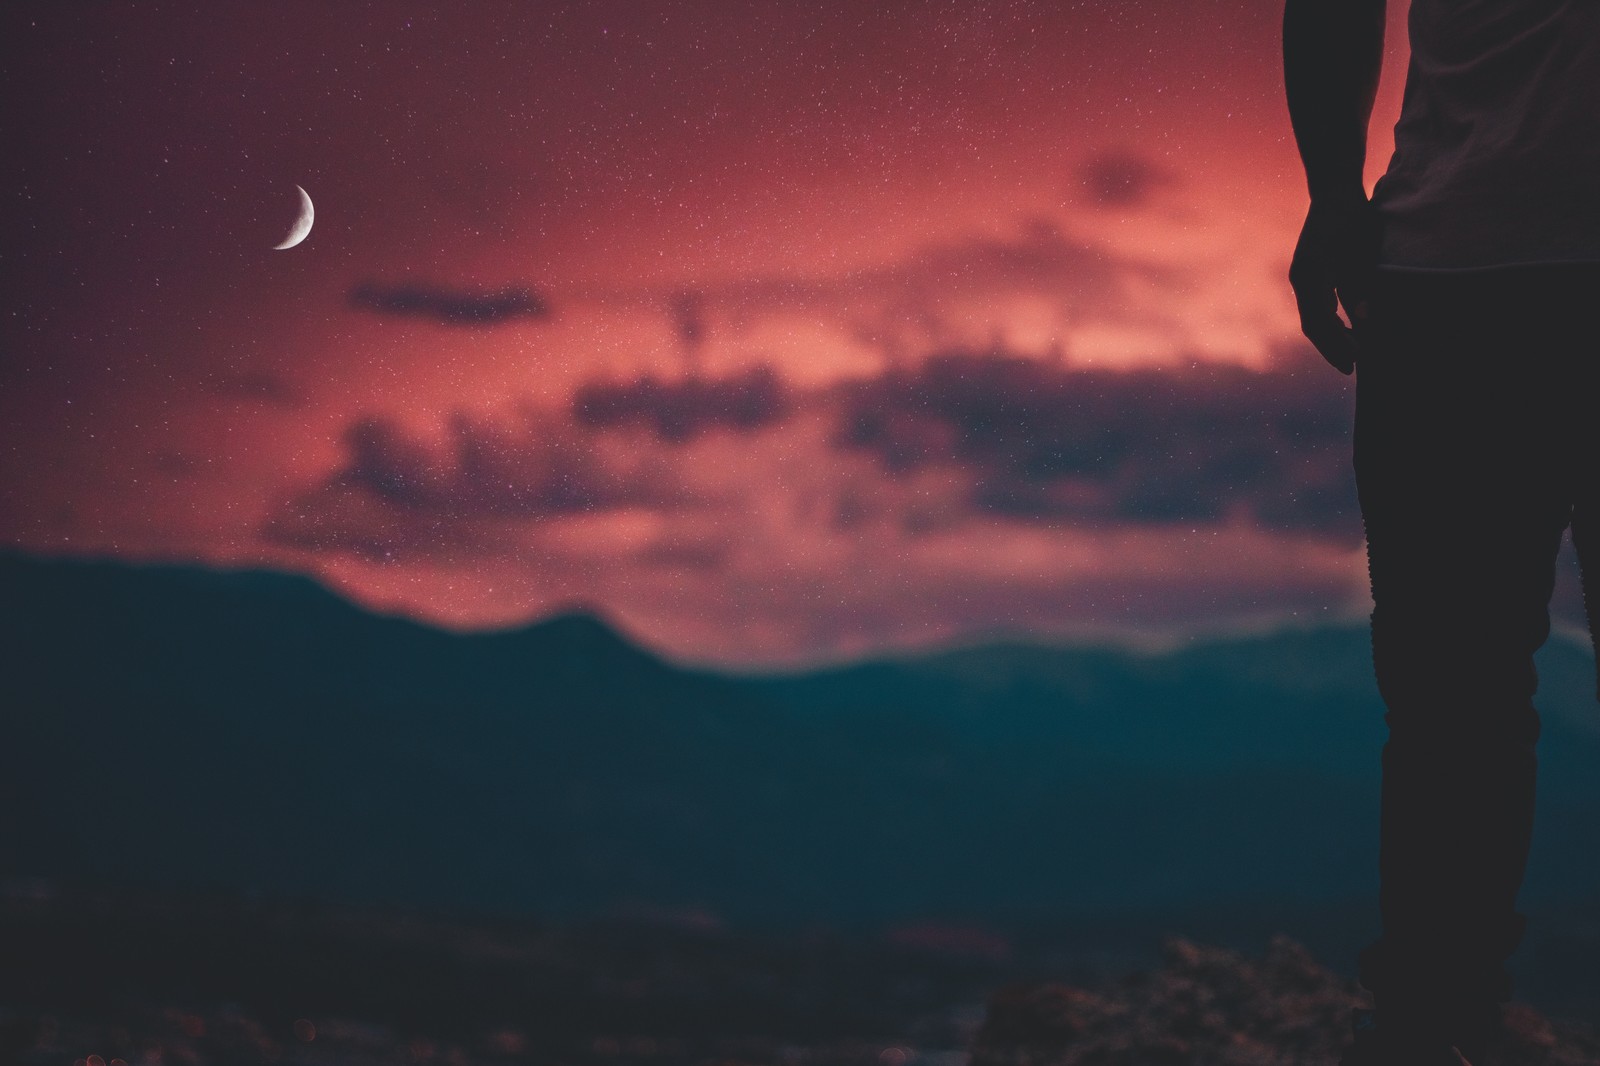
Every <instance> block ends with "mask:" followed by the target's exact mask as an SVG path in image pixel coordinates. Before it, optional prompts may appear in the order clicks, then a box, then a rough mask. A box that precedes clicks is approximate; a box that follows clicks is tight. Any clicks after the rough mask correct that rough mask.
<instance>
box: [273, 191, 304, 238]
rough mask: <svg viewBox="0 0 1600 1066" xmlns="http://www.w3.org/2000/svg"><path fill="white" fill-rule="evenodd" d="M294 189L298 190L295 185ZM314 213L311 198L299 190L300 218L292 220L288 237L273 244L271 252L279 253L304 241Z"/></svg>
mask: <svg viewBox="0 0 1600 1066" xmlns="http://www.w3.org/2000/svg"><path fill="white" fill-rule="evenodd" d="M295 188H297V189H300V186H298V185H296V186H295ZM314 213H315V212H313V211H312V209H311V197H309V196H307V195H306V191H305V190H304V189H300V217H299V218H297V219H295V220H294V225H293V226H291V227H289V235H288V236H287V237H285V238H284V239H283V241H282V242H281V243H279V244H274V245H273V246H272V250H273V251H275V252H281V251H283V250H284V249H285V248H293V247H294V246H295V245H297V244H299V243H300V242H301V241H303V240H305V239H306V234H308V233H310V232H311V219H312V216H313V214H314Z"/></svg>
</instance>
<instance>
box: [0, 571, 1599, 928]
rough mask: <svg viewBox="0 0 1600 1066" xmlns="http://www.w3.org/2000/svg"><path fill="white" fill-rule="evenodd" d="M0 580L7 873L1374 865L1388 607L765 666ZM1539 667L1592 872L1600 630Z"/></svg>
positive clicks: (37, 578)
mask: <svg viewBox="0 0 1600 1066" xmlns="http://www.w3.org/2000/svg"><path fill="white" fill-rule="evenodd" d="M0 588H3V589H4V590H5V594H4V597H3V600H0V639H3V641H4V647H5V648H6V649H7V650H6V664H5V668H4V678H5V680H4V693H5V700H6V703H7V704H8V709H7V710H6V712H5V713H4V715H3V716H0V781H3V784H0V790H3V791H0V801H3V802H4V803H5V804H6V809H7V810H8V811H9V812H11V816H9V817H8V818H6V819H4V820H3V821H0V874H13V875H24V876H36V875H42V876H47V877H52V878H66V879H78V880H83V879H96V878H98V879H105V880H107V881H109V882H123V883H129V884H151V885H173V886H184V885H189V886H224V887H234V888H243V889H253V890H259V891H263V892H267V893H277V894H305V895H311V896H319V897H326V898H345V899H352V900H371V901H380V902H381V901H391V902H392V901H399V902H410V903H420V904H452V905H465V906H472V907H486V908H498V909H504V910H513V911H520V912H532V913H538V914H543V915H549V916H562V915H582V914H588V913H599V912H607V911H614V910H615V909H616V908H618V907H627V906H636V907H637V906H654V907H667V908H676V909H678V910H680V911H683V910H691V911H692V910H696V909H698V910H704V911H709V912H710V913H711V914H712V915H714V916H715V917H716V918H717V919H720V920H722V921H726V922H730V923H756V924H760V923H779V924H797V923H804V922H809V921H818V920H820V921H826V922H830V923H841V924H846V925H848V924H852V923H883V922H888V921H903V920H908V919H912V918H917V917H919V916H927V917H933V918H940V919H949V920H957V919H962V920H965V919H973V920H996V921H1001V920H1007V921H1009V920H1012V919H1018V920H1023V919H1029V920H1031V919H1039V918H1048V917H1051V916H1059V915H1061V914H1063V913H1066V912H1068V911H1070V910H1072V909H1074V908H1108V907H1140V906H1148V907H1192V906H1199V905H1207V906H1210V905H1217V906H1226V905H1232V906H1236V907H1250V906H1253V905H1255V904H1256V903H1265V902H1271V901H1276V902H1278V903H1287V902H1294V903H1298V904H1315V903H1319V902H1325V901H1336V900H1340V899H1346V898H1352V897H1362V896H1364V895H1365V894H1368V893H1370V892H1371V891H1372V889H1373V887H1374V879H1375V878H1374V868H1375V850H1376V840H1375V839H1373V835H1374V833H1375V830H1374V828H1373V827H1374V826H1375V825H1376V808H1377V754H1376V753H1377V749H1378V745H1379V744H1380V743H1381V740H1382V710H1381V706H1380V704H1379V703H1378V698H1377V695H1376V692H1375V691H1374V690H1373V688H1372V682H1371V678H1370V661H1369V659H1368V654H1369V652H1368V645H1367V637H1366V633H1365V631H1364V629H1329V630H1321V631H1307V632H1293V633H1279V634H1275V635H1271V636H1263V637H1254V638H1243V639H1237V640H1233V641H1226V642H1217V643H1211V644H1205V645H1197V646H1193V647H1189V648H1186V649H1183V650H1181V651H1176V652H1173V653H1170V654H1165V655H1159V656H1141V655H1135V654H1132V653H1128V652H1123V651H1113V650H1104V649H1091V648H1062V647H1049V646H1042V645H1029V644H1024V643H1018V642H1010V643H996V644H989V645H984V646H975V647H968V648H962V649H956V650H951V651H947V652H943V653H939V654H929V655H924V656H917V657H906V658H899V659H894V660H885V661H877V662H870V663H863V664H859V665H854V666H849V667H844V668H839V669H830V670H819V671H812V672H806V673H796V674H789V675H770V676H735V675H731V674H728V675H724V674H717V673H713V672H709V671H702V670H690V669H683V668H680V667H677V666H675V665H673V664H671V663H669V662H666V661H663V660H662V659H660V658H659V657H657V656H654V655H651V654H650V653H649V652H648V651H646V650H644V649H641V648H639V647H637V646H635V645H634V644H632V643H630V642H629V641H628V640H626V639H624V638H623V637H621V636H620V635H619V634H618V632H617V631H616V630H615V629H614V628H613V627H612V626H611V625H609V624H608V623H607V621H606V620H605V619H604V618H603V617H602V616H601V615H599V614H597V613H595V612H593V611H588V610H574V611H573V612H571V613H567V614H563V615H560V616H557V617H553V618H550V619H548V620H546V621H542V622H540V623H538V624H535V625H531V626H528V627H526V628H522V629H517V630H512V631H507V632H499V633H486V634H480V635H470V636H465V635H458V634H453V633H449V632H445V631H441V630H436V629H432V628H429V627H426V626H422V625H418V624H416V623H412V622H409V621H403V620H398V619H392V618H381V617H377V616H374V615H371V614H369V613H366V612H364V611H361V610H359V609H357V608H355V607H353V606H351V605H350V604H348V603H346V602H345V601H343V600H341V599H339V598H338V597H336V596H334V595H332V594H331V593H329V592H327V591H325V590H324V589H322V588H321V587H320V586H319V585H317V584H315V583H314V582H312V581H310V580H307V579H304V578H299V577H293V576H288V575H283V574H277V573H269V572H215V571H210V570H203V569H198V568H180V567H167V566H134V565H127V564H119V563H108V562H83V561H65V560H54V561H52V560H43V559H36V558H31V557H26V556H21V555H15V554H13V555H9V556H3V557H0ZM1541 674H1542V677H1543V679H1544V687H1543V693H1544V696H1543V699H1542V700H1541V709H1542V710H1543V711H1544V715H1545V723H1546V725H1545V733H1544V739H1543V740H1542V741H1541V753H1542V773H1543V779H1542V782H1541V789H1542V791H1541V795H1540V812H1539V818H1540V824H1539V827H1538V836H1537V838H1536V843H1535V854H1534V856H1533V859H1532V863H1531V869H1530V874H1529V883H1528V889H1527V893H1526V896H1525V898H1527V899H1529V900H1532V901H1534V902H1536V903H1537V902H1539V901H1545V902H1548V903H1551V904H1555V903H1563V902H1565V903H1571V902H1572V901H1582V900H1586V899H1587V900H1592V899H1593V898H1595V895H1596V891H1597V889H1600V855H1597V854H1596V853H1595V852H1594V849H1592V848H1589V847H1586V846H1584V845H1583V841H1584V839H1585V836H1584V834H1585V833H1586V832H1587V828H1586V827H1588V826H1591V825H1593V824H1595V822H1594V819H1595V818H1596V817H1597V816H1600V795H1596V794H1595V792H1594V791H1593V789H1592V788H1591V787H1589V785H1588V781H1589V776H1588V775H1589V774H1590V773H1592V768H1593V767H1594V766H1595V765H1597V764H1600V763H1597V762H1596V759H1597V758H1600V708H1596V707H1595V706H1594V705H1593V694H1592V693H1593V679H1592V660H1591V659H1590V658H1589V657H1588V654H1587V650H1586V649H1583V648H1580V647H1577V646H1575V645H1569V644H1566V643H1562V642H1559V641H1557V642H1553V643H1552V644H1551V645H1550V646H1549V647H1548V648H1547V649H1546V651H1545V652H1544V653H1543V657H1542V659H1541ZM1194 931H1196V932H1199V930H1194Z"/></svg>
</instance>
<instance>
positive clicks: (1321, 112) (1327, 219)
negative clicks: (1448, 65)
mask: <svg viewBox="0 0 1600 1066" xmlns="http://www.w3.org/2000/svg"><path fill="white" fill-rule="evenodd" d="M1386 6H1387V5H1386V0H1286V3H1285V4H1284V9H1283V75H1284V87H1285V89H1286V91H1287V95H1288V100H1289V121H1290V124H1291V125H1292V126H1293V127H1294V138H1295V143H1296V144H1297V145H1298V146H1299V148H1300V159H1301V162H1302V163H1304V164H1305V169H1306V186H1307V188H1308V189H1309V191H1310V193H1311V209H1310V210H1309V211H1308V212H1307V214H1306V221H1305V225H1304V226H1303V227H1302V228H1301V230H1300V240H1299V242H1298V243H1297V244H1296V246H1295V251H1294V260H1293V262H1292V263H1291V264H1290V267H1289V283H1290V284H1291V285H1292V286H1293V287H1294V294H1295V302H1296V303H1297V304H1298V305H1299V309H1300V328H1301V330H1302V331H1303V332H1304V333H1305V335H1306V337H1307V338H1309V339H1310V341H1311V343H1312V344H1314V345H1316V347H1317V350H1318V351H1319V352H1321V353H1322V356H1323V358H1324V359H1326V360H1328V362H1330V363H1332V364H1333V365H1334V366H1335V367H1336V368H1338V369H1339V370H1340V371H1341V372H1342V373H1345V374H1348V373H1350V372H1351V370H1352V369H1354V367H1355V345H1354V342H1353V341H1352V338H1351V333H1350V329H1349V328H1348V327H1347V326H1345V324H1344V323H1343V322H1341V321H1340V320H1339V314H1338V305H1339V304H1340V303H1341V302H1342V303H1343V304H1344V306H1345V311H1346V313H1352V314H1355V315H1359V314H1360V313H1362V312H1363V310H1364V301H1365V286H1366V282H1367V280H1368V272H1369V271H1370V270H1371V268H1372V266H1373V264H1374V263H1375V262H1376V258H1377V251H1378V249H1377V241H1378V228H1377V220H1376V218H1375V216H1374V215H1373V212H1372V208H1371V205H1370V204H1369V203H1368V201H1367V193H1366V185H1365V184H1364V182H1363V178H1362V172H1363V171H1364V169H1365V167H1366V161H1367V123H1368V121H1369V120H1370V119H1371V117H1372V104H1373V101H1374V100H1375V99H1376V98H1377V95H1378V74H1379V72H1380V71H1381V70H1382V67H1383V30H1384V21H1385V16H1386V13H1387V12H1386ZM1352 321H1354V319H1353V318H1352Z"/></svg>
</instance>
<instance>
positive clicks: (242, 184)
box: [0, 0, 1405, 668]
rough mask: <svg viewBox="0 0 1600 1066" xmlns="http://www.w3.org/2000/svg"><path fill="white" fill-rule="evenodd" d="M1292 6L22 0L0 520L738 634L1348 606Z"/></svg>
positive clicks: (524, 611) (691, 644)
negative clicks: (1306, 218)
mask: <svg viewBox="0 0 1600 1066" xmlns="http://www.w3.org/2000/svg"><path fill="white" fill-rule="evenodd" d="M1391 7H1392V8H1393V10H1391V12H1390V31H1389V56H1388V62H1387V65H1386V68H1385V76H1384V82H1383V86H1382V89H1381V93H1380V98H1379V101H1378V108H1377V114H1376V116H1375V118H1374V122H1373V136H1372V147H1371V151H1370V156H1369V162H1368V177H1369V181H1370V180H1371V179H1372V178H1374V177H1376V175H1377V174H1379V173H1381V172H1382V169H1383V167H1384V165H1385V164H1386V162H1387V159H1388V154H1389V151H1390V148H1391V145H1392V141H1391V139H1390V129H1391V127H1392V125H1393V122H1394V117H1395V115H1396V114H1397V112H1398V106H1399V92H1400V88H1401V78H1402V74H1403V69H1404V67H1403V65H1404V59H1405V42H1404V33H1403V25H1404V15H1405V10H1404V4H1398V5H1391ZM1281 10H1282V8H1281V4H1280V3H1278V2H1277V0H1271V2H1268V0H1116V2H1112V0H1093V2H1077V3H1073V2H1066V0H1053V2H1043V0H1039V2H1004V0H988V2H974V0H961V2H933V0H921V2H899V0H887V2H882V3H872V4H864V3H860V2H859V0H848V2H844V0H823V2H811V3H806V4H796V3H790V2H780V0H771V2H738V0H652V2H650V3H638V2H634V0H615V2H609V0H597V2H569V3H555V2H537V0H527V2H518V3H495V2H488V0H485V2H474V3H470V4H467V3H455V4H410V3H404V2H391V0H385V2H383V3H373V4H370V5H358V4H326V3H321V2H317V3H299V2H292V0H280V2H275V3H272V4H246V3H239V4H228V5H208V4H198V3H188V4H174V3H158V2H149V3H139V4H128V3H112V2H105V3H97V2H81V3H59V2H52V3H49V4H44V3H32V4H30V3H23V4H13V5H8V10H7V13H6V14H5V15H4V16H0V17H3V18H4V20H5V40H6V43H5V45H4V46H3V47H4V49H5V62H4V77H5V82H6V86H5V88H6V95H7V99H8V100H9V101H11V106H10V111H11V114H10V116H9V118H8V126H9V128H10V135H9V136H8V141H10V142H12V144H13V146H14V148H13V150H11V151H8V152H7V153H6V154H7V156H8V159H7V161H6V162H4V163H3V164H0V166H3V167H4V168H5V172H6V173H7V175H8V179H9V180H8V181H7V191H8V195H9V196H10V197H11V204H10V206H9V208H8V210H7V211H6V213H5V220H4V225H5V236H4V243H3V248H0V255H3V256H4V260H5V268H6V271H5V272H6V276H7V278H8V281H7V284H6V292H5V297H4V299H5V302H6V308H5V311H6V313H5V315H4V321H3V325H0V329H3V330H4V349H3V355H0V360H3V361H0V413H3V418H4V422H3V425H4V431H3V432H4V439H3V444H4V450H3V467H0V537H3V539H4V543H6V544H8V545H10V546H12V547H14V548H17V549H20V550H23V551H26V552H30V553H36V554H44V555H77V556H95V557H105V556H110V557H117V558H125V559H129V560H161V561H189V562H201V563H206V564H213V565H219V566H221V565H226V566H239V565H260V566H268V567H273V568H277V569H282V570H285V571H292V572H296V573H304V574H309V575H312V576H314V577H316V578H317V579H319V580H320V581H322V582H324V583H325V584H327V585H328V586H329V587H331V588H333V589H335V590H337V591H338V592H340V593H341V594H343V595H346V596H348V597H350V598H351V599H353V600H355V601H357V602H359V603H361V604H363V605H365V606H367V607H370V608H372V609H374V610H379V611H384V612H391V613H400V614H405V615H409V616H412V617H415V618H419V619H424V620H427V621H429V622H433V623H436V624H440V625H445V626H449V627H453V628H460V629H483V628H498V627H504V626H511V625H518V624H525V623H527V622H529V621H532V620H534V619H537V618H539V617H542V616H544V615H547V614H550V613H552V612H554V611H558V610H564V609H569V608H572V607H575V606H584V607H588V608H591V609H596V610H599V611H601V612H602V613H604V614H605V615H606V617H608V618H609V619H610V620H612V621H613V622H614V623H615V624H616V625H618V627H619V628H620V629H622V630H623V631H624V632H625V633H627V634H628V635H630V636H631V637H633V638H634V639H637V640H639V641H641V642H643V643H645V644H647V645H649V646H651V647H653V648H655V649H656V650H658V651H660V652H662V653H665V654H669V655H671V656H674V657H676V658H679V659H681V660H686V661H695V662H703V663H707V664H720V665H724V666H733V667H738V666H748V667H753V668H754V667H763V666H775V665H795V664H803V663H814V662H821V661H830V660H838V659H844V658H850V657H855V656H860V655H869V654H880V653H886V652H889V651H891V650H895V649H907V648H918V647H925V646H932V645H938V644H943V643H949V642H952V641H957V640H961V639H964V638H968V637H971V636H972V635H974V634H980V633H992V632H997V631H1007V632H1030V633H1038V634H1058V635H1066V636H1078V637H1086V636H1088V637H1092V636H1122V637H1134V638H1149V639H1157V638H1159V637H1160V636H1161V635H1163V634H1168V635H1170V634H1173V633H1181V632H1190V631H1194V630H1197V629H1206V628H1208V627H1209V628H1216V627H1226V626H1239V625H1252V624H1260V623H1264V622H1270V621H1272V620H1274V619H1285V618H1299V619H1307V620H1315V619H1318V618H1323V617H1327V618H1332V617H1335V616H1338V617H1344V616H1349V615H1352V614H1359V613H1361V612H1364V611H1365V609H1366V606H1365V605H1366V599H1365V596H1366V590H1365V580H1366V572H1365V557H1364V554H1363V548H1362V540H1361V530H1360V520H1359V516H1358V514H1357V512H1356V510H1355V497H1354V487H1353V482H1352V481H1351V478H1350V474H1349V469H1348V467H1349V463H1348V447H1349V438H1348V422H1349V416H1350V412H1351V410H1352V407H1353V387H1352V382H1351V380H1350V379H1348V378H1344V377H1341V376H1340V375H1338V374H1337V373H1335V372H1334V371H1332V370H1331V369H1330V368H1328V367H1327V366H1326V365H1325V364H1324V363H1322V362H1321V360H1320V359H1319V358H1318V357H1317V356H1316V355H1315V353H1314V352H1313V351H1312V350H1311V349H1310V348H1309V346H1308V345H1307V344H1306V343H1305V342H1304V341H1303V340H1302V339H1301V338H1300V336H1299V332H1298V328H1297V324H1296V321H1295V318H1294V314H1293V304H1292V299H1291V296H1290V293H1289V289H1288V286H1287V282H1286V281H1285V276H1286V271H1287V267H1288V259H1289V254H1290V251H1291V249H1292V246H1293V242H1294V237H1295V234H1296V232H1297V231H1298V227H1299V222H1300V219H1301V217H1302V215H1303V212H1304V208H1305V203H1306V197H1305V189H1304V183H1303V178H1302V176H1301V171H1300V168H1299V163H1298V158H1297V156H1296V153H1295V148H1294V143H1293V140H1292V137H1291V134H1290V130H1289V124H1288V115H1287V110H1286V108H1285V105H1284V103H1283V92H1282V74H1281V59H1280V51H1279V24H1280V18H1281ZM18 147H19V148H20V150H16V148H18ZM296 184H298V185H301V186H304V188H305V189H306V190H307V192H308V193H309V194H310V196H311V197H312V199H313V201H314V202H315V205H316V224H315V226H314V228H313V229H312V231H311V234H310V236H309V237H308V238H307V239H306V241H305V242H304V243H302V244H300V245H299V246H298V247H295V248H293V249H289V250H285V251H275V250H273V249H272V246H273V245H274V244H275V243H277V242H278V241H279V240H281V239H282V238H283V236H284V235H285V233H287V232H288V229H289V227H290V225H291V223H292V221H293V219H294V217H295V213H296V209H297V197H298V193H297V192H296V191H295V185H296Z"/></svg>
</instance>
